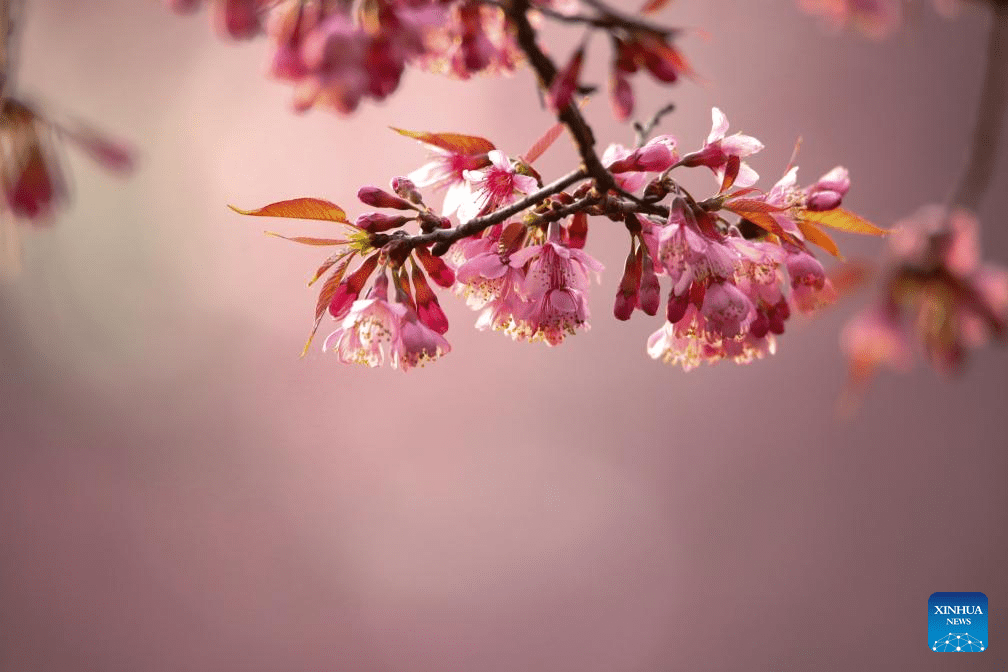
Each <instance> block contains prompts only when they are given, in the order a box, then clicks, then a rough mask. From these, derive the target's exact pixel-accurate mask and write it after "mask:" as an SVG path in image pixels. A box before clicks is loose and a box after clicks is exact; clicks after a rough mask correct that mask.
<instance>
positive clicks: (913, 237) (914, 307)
mask: <svg viewBox="0 0 1008 672" xmlns="http://www.w3.org/2000/svg"><path fill="white" fill-rule="evenodd" d="M890 249H891V252H892V257H893V267H892V269H891V270H890V272H889V276H888V280H887V282H886V285H885V287H884V289H883V294H882V296H880V297H879V299H877V302H876V304H875V305H873V306H870V307H869V308H867V309H866V310H864V311H863V312H862V313H861V314H860V315H858V316H856V317H855V318H854V319H852V320H851V322H850V323H849V324H848V325H847V328H846V329H845V330H844V332H843V336H842V340H841V342H842V346H843V348H844V350H845V351H846V353H847V356H848V358H849V359H850V362H851V374H852V380H853V381H854V382H856V383H861V384H863V383H864V382H866V381H867V380H869V379H870V378H871V377H872V375H873V373H874V372H875V370H876V369H878V368H879V367H881V366H885V367H888V368H891V369H895V370H897V371H900V370H905V369H906V368H907V367H908V366H909V363H910V360H911V357H910V344H911V343H912V342H917V343H918V344H919V346H920V347H921V348H922V350H923V352H924V354H925V356H926V357H927V359H928V360H929V361H930V362H931V364H932V365H934V366H935V367H937V368H939V369H941V370H944V371H946V372H955V371H957V370H958V369H959V368H960V367H961V366H962V365H963V364H964V363H965V361H966V359H967V357H968V355H969V351H970V350H973V349H977V348H980V347H983V346H984V345H986V344H987V343H989V342H990V340H991V339H992V338H995V337H1003V336H1004V334H1005V329H1006V320H1008V268H1005V267H1003V266H997V265H993V264H985V263H982V261H981V255H980V244H979V231H978V223H977V220H976V218H975V217H974V215H973V214H972V213H970V212H968V211H966V210H955V211H952V212H949V211H948V210H947V209H946V208H944V207H942V206H938V205H930V206H925V207H923V208H921V209H920V210H919V211H918V212H917V213H915V214H914V215H912V216H911V217H909V218H907V219H906V220H903V221H902V222H900V223H899V224H897V226H896V227H894V229H893V233H892V236H891V238H890Z"/></svg>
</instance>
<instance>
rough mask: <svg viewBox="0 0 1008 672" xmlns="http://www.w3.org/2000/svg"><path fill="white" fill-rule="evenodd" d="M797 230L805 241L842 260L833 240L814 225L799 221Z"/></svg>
mask: <svg viewBox="0 0 1008 672" xmlns="http://www.w3.org/2000/svg"><path fill="white" fill-rule="evenodd" d="M798 229H799V230H800V231H801V232H802V235H803V236H805V240H807V241H808V242H810V243H814V244H815V245H818V246H819V247H821V248H823V249H824V250H826V251H827V252H829V253H830V254H832V255H833V256H834V257H836V258H837V259H843V255H841V254H840V248H838V247H837V245H836V243H834V242H833V239H832V238H830V237H829V236H827V235H826V234H825V233H824V232H823V230H822V229H820V228H819V227H817V226H816V225H815V224H813V223H812V222H806V221H799V222H798Z"/></svg>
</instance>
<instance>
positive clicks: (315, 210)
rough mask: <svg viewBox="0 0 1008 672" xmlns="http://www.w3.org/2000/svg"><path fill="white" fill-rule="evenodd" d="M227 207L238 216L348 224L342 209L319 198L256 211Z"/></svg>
mask: <svg viewBox="0 0 1008 672" xmlns="http://www.w3.org/2000/svg"><path fill="white" fill-rule="evenodd" d="M228 207H229V208H231V209H232V210H234V211H235V212H237V213H238V214H240V215H252V216H254V217H289V218H292V219H319V220H325V221H329V222H340V223H341V224H349V223H350V220H348V219H347V216H346V213H345V212H344V211H343V208H341V207H339V206H338V205H336V204H335V203H330V202H329V201H324V200H322V199H321V198H293V199H291V200H289V201H278V202H276V203H270V204H269V205H267V206H264V207H262V208H259V209H258V210H242V209H241V208H236V207H235V206H233V205H229V206H228Z"/></svg>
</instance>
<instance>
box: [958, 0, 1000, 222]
mask: <svg viewBox="0 0 1008 672" xmlns="http://www.w3.org/2000/svg"><path fill="white" fill-rule="evenodd" d="M991 13H992V17H991V28H990V35H989V37H988V42H987V65H986V69H985V71H984V80H983V89H982V90H981V93H980V103H979V105H978V107H977V114H976V127H975V130H974V131H973V144H972V147H971V148H970V153H969V157H968V159H967V163H966V166H965V168H964V169H963V175H962V177H961V178H960V181H959V186H958V188H957V189H956V191H955V194H954V195H953V197H952V206H953V207H957V206H958V207H964V208H968V209H970V210H973V211H976V210H977V208H978V207H979V205H980V203H981V201H983V197H984V195H985V194H986V193H987V190H988V188H989V187H990V183H991V179H992V178H993V177H994V171H995V168H996V165H995V163H996V161H997V152H998V148H999V146H1000V144H1001V133H1002V130H1003V127H1004V120H1005V112H1006V110H1008V3H1005V2H999V3H992V7H991Z"/></svg>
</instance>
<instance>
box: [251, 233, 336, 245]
mask: <svg viewBox="0 0 1008 672" xmlns="http://www.w3.org/2000/svg"><path fill="white" fill-rule="evenodd" d="M265 233H266V235H267V236H273V237H274V238H283V239H284V240H289V241H291V242H293V243H301V244H302V245H320V246H324V245H346V244H347V242H349V241H346V240H339V239H336V238H311V237H309V236H285V235H283V234H282V233H277V232H276V231H266V232H265Z"/></svg>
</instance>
